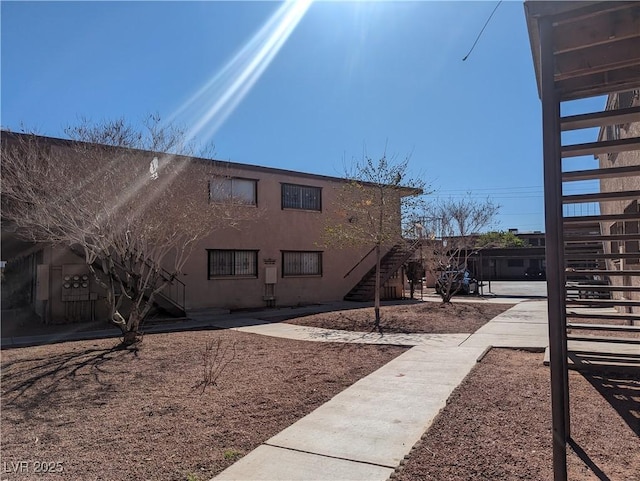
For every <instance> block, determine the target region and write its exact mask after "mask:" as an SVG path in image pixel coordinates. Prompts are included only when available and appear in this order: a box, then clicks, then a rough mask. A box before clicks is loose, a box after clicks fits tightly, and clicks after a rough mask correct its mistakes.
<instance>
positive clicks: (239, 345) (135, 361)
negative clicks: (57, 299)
mask: <svg viewBox="0 0 640 481" xmlns="http://www.w3.org/2000/svg"><path fill="white" fill-rule="evenodd" d="M217 340H220V341H221V348H222V349H221V350H220V354H222V351H224V349H225V348H226V349H227V352H226V355H225V356H224V360H225V362H226V360H229V359H230V358H231V356H232V353H233V347H234V346H235V350H236V355H235V359H234V360H233V361H232V362H231V363H230V364H229V365H228V366H227V368H226V370H224V371H223V373H222V375H221V376H220V377H219V379H218V381H217V386H210V387H208V388H206V390H205V392H204V393H203V392H202V388H201V387H199V386H198V383H199V382H201V381H202V380H203V372H202V371H203V363H202V352H203V351H204V349H205V345H206V343H207V341H217ZM115 343H116V341H115V340H113V339H112V340H100V341H81V342H70V343H64V344H55V345H49V346H41V347H29V348H22V349H12V350H7V351H3V352H2V422H1V428H2V461H3V463H6V464H3V467H4V470H5V471H6V470H9V471H11V470H12V469H15V470H17V471H18V472H20V471H21V470H22V475H14V474H11V475H10V476H9V475H8V474H7V473H3V477H2V479H5V478H7V479H11V480H14V479H47V480H49V479H51V480H56V479H64V480H69V479H78V480H80V479H82V480H89V479H92V480H105V481H118V480H123V481H124V480H127V481H129V480H146V479H149V480H154V481H155V480H186V479H189V481H193V480H207V479H210V478H211V477H213V476H214V475H215V474H216V473H218V472H220V471H222V470H223V469H224V468H226V467H227V466H229V465H231V464H232V463H233V462H234V461H235V460H236V459H238V458H239V457H241V456H243V455H245V454H246V453H248V452H249V451H251V450H252V449H254V448H256V447H257V446H258V445H260V444H261V443H262V442H264V441H266V440H267V439H269V438H270V437H271V436H273V435H275V434H276V433H278V432H280V431H281V430H282V429H284V428H286V427H287V426H289V425H290V424H292V423H293V422H295V421H296V420H297V419H299V418H301V417H302V416H304V415H306V414H308V413H309V412H311V411H313V410H314V409H315V408H316V407H318V406H320V405H321V404H323V403H325V402H326V401H328V400H329V399H330V398H331V397H333V396H334V395H336V394H337V393H339V392H340V391H342V390H344V389H345V388H347V387H348V386H349V385H351V384H353V383H354V382H355V381H357V380H358V379H360V378H362V377H364V376H366V375H367V374H369V373H371V372H373V371H374V370H375V369H377V368H378V367H380V366H382V365H383V364H385V363H387V362H388V361H390V360H391V359H393V358H394V357H396V356H397V355H399V354H401V353H402V352H404V351H405V349H404V348H400V347H396V346H372V345H354V344H328V343H311V342H302V341H291V340H284V339H276V338H270V337H266V336H258V335H251V334H244V333H238V332H234V331H202V332H185V333H172V334H157V335H149V336H147V337H145V339H144V341H143V344H142V347H141V349H140V350H139V351H138V352H131V351H123V350H112V348H113V346H114V344H115ZM21 461H24V462H27V463H28V464H27V465H26V468H27V469H26V471H28V473H27V472H25V470H24V469H23V468H21V466H22V465H20V464H19V463H20V462H21ZM40 462H47V463H52V464H50V465H49V466H48V467H51V468H52V470H53V471H54V474H43V473H40V474H36V473H34V470H35V469H36V468H40V469H42V466H39V465H38V466H36V464H34V463H40ZM11 463H13V464H11ZM55 463H61V464H60V465H56V464H55ZM60 469H62V470H63V471H62V472H61V473H57V474H55V472H56V471H59V470H60Z"/></svg>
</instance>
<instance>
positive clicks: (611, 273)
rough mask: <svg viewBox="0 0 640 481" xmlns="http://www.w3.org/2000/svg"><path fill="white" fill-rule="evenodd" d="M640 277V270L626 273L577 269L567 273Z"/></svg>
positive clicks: (571, 274) (625, 271)
mask: <svg viewBox="0 0 640 481" xmlns="http://www.w3.org/2000/svg"><path fill="white" fill-rule="evenodd" d="M581 275H585V276H615V277H617V276H640V270H637V271H632V270H624V271H615V270H604V269H575V270H572V271H566V272H565V276H571V277H573V276H581Z"/></svg>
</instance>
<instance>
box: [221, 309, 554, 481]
mask: <svg viewBox="0 0 640 481" xmlns="http://www.w3.org/2000/svg"><path fill="white" fill-rule="evenodd" d="M225 322H227V323H226V325H225V327H227V328H231V329H237V330H239V331H243V332H252V333H255V334H264V335H270V336H279V337H286V338H289V339H303V340H308V341H322V342H327V341H328V342H359V341H358V339H360V340H362V341H363V342H367V343H379V344H387V343H391V344H403V345H412V346H415V347H413V348H411V349H410V350H409V351H407V352H405V353H404V354H402V355H400V356H398V357H397V358H396V359H394V360H392V361H391V362H389V363H388V364H386V365H385V366H383V367H381V368H380V369H378V370H377V371H375V372H373V373H372V374H370V375H369V376H367V377H365V378H363V379H361V380H359V381H358V382H356V383H355V384H353V385H352V386H350V387H349V388H347V389H346V390H344V391H343V392H341V393H340V394H338V395H336V396H335V397H334V398H332V399H331V400H329V401H328V402H327V403H325V404H323V405H322V406H320V407H319V408H317V409H316V410H315V411H313V412H312V413H310V414H308V415H307V416H305V417H303V418H302V419H300V420H298V421H297V422H295V423H294V424H292V425H291V426H289V427H288V428H286V429H285V430H283V431H281V432H280V433H278V434H277V435H275V436H274V437H272V438H271V439H269V440H268V441H266V442H265V443H264V444H262V445H261V446H259V447H258V448H257V449H255V450H254V451H252V452H250V453H249V454H247V455H246V456H245V457H243V458H242V459H240V460H239V461H238V462H237V463H235V464H233V465H232V466H230V467H229V468H228V469H226V470H225V471H223V472H222V473H220V474H219V475H218V476H216V477H215V478H213V479H214V480H216V481H222V480H327V481H328V480H367V481H375V480H380V481H383V480H386V479H388V478H389V476H390V475H391V473H392V472H393V471H394V470H395V468H396V467H397V466H398V465H399V464H400V461H401V460H402V459H403V458H404V456H405V455H407V454H408V453H409V451H410V450H411V447H412V446H413V445H414V444H415V443H416V442H417V441H418V440H419V439H420V437H421V436H422V434H423V433H424V432H425V431H426V430H427V429H428V428H429V426H430V425H431V423H432V422H433V419H434V418H435V417H436V415H437V414H438V413H439V412H440V410H441V409H442V408H443V407H444V406H445V405H446V401H447V399H448V398H449V396H450V395H451V392H452V391H453V390H454V389H455V388H456V387H457V386H458V385H459V384H460V383H461V382H462V380H463V379H464V378H465V376H466V375H467V374H468V373H469V372H470V371H471V369H472V368H473V366H474V365H475V364H476V362H477V360H478V359H479V358H480V357H481V356H482V355H483V353H484V352H485V351H486V350H487V348H489V347H490V346H492V345H495V346H497V345H499V346H510V347H527V348H534V349H543V348H544V347H545V346H546V345H547V334H546V302H544V301H541V302H540V301H537V302H525V303H522V304H518V305H516V306H515V307H513V308H511V309H509V310H508V311H506V312H505V313H503V314H502V315H500V316H498V317H496V318H494V319H493V320H491V321H489V323H487V324H486V325H485V326H483V328H481V329H480V330H478V332H477V333H475V334H473V335H468V334H462V335H460V334H449V335H438V336H434V335H411V334H407V335H401V336H402V337H401V338H399V337H395V336H394V335H391V334H385V335H382V336H381V335H378V334H375V335H374V334H368V333H346V332H342V331H331V330H327V329H318V328H311V327H306V326H294V325H291V324H278V325H273V324H260V323H253V324H252V325H246V324H245V325H241V320H240V319H236V320H235V321H234V322H235V323H236V324H233V323H231V322H229V321H225ZM481 331H482V332H481Z"/></svg>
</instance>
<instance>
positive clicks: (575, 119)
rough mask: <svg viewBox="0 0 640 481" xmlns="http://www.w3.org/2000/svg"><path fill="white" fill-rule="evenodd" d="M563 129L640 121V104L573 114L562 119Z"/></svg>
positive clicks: (588, 127)
mask: <svg viewBox="0 0 640 481" xmlns="http://www.w3.org/2000/svg"><path fill="white" fill-rule="evenodd" d="M560 122H561V123H560V126H561V129H562V130H563V131H567V130H577V129H590V128H593V127H602V126H603V125H614V124H628V123H631V122H640V105H639V106H637V107H629V108H626V109H619V110H605V111H604V112H594V113H589V114H581V115H571V116H567V117H562V118H561V119H560Z"/></svg>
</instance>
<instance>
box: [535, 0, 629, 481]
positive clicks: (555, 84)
mask: <svg viewBox="0 0 640 481" xmlns="http://www.w3.org/2000/svg"><path fill="white" fill-rule="evenodd" d="M524 8H525V15H526V20H527V27H528V31H529V37H530V42H531V49H532V53H533V60H534V64H535V72H536V78H537V84H538V92H539V95H540V99H541V100H542V121H543V157H544V159H543V162H544V197H545V201H544V202H545V228H546V268H547V288H548V314H549V354H550V366H551V398H552V423H553V468H554V479H555V480H556V481H561V480H562V481H564V480H566V479H567V464H566V455H567V444H568V443H570V442H571V435H570V412H569V383H568V355H569V354H570V352H569V350H568V335H567V328H568V327H569V328H572V329H573V330H574V331H575V330H576V329H580V326H581V324H577V323H576V324H571V323H569V324H567V316H568V314H569V316H570V317H572V318H573V317H575V316H574V315H573V313H572V312H571V311H570V309H572V308H574V307H575V306H576V305H580V306H588V305H589V300H577V301H576V299H571V298H569V297H568V296H567V290H568V289H567V288H568V284H567V278H566V276H567V272H566V268H567V265H568V264H567V262H568V261H569V260H571V259H575V254H574V253H573V252H571V251H570V250H569V252H568V246H570V245H575V243H576V242H589V241H597V242H602V243H603V244H605V245H606V243H608V242H629V241H630V239H632V237H633V235H629V234H616V235H611V234H609V233H605V232H602V233H600V232H597V233H596V234H595V235H593V233H590V234H584V233H581V232H580V230H579V226H580V225H591V226H593V225H594V224H595V225H597V224H602V223H606V222H637V221H638V220H640V214H639V213H637V212H619V213H614V214H611V213H607V214H602V213H601V214H599V215H588V216H584V215H579V216H565V213H566V208H565V206H567V205H570V204H580V203H585V202H596V203H600V205H602V203H606V202H618V201H629V202H632V201H633V200H637V199H640V190H626V191H617V192H597V193H589V194H579V195H566V194H563V185H564V186H566V185H569V183H571V182H576V181H583V180H595V179H612V178H616V177H629V176H636V177H637V176H639V175H640V165H624V166H613V167H612V166H608V167H607V168H602V166H600V167H599V168H596V169H588V170H573V171H569V170H567V168H566V163H565V166H564V167H563V159H566V158H571V157H581V156H596V155H605V154H616V153H621V152H629V151H636V150H640V138H638V137H635V138H618V139H613V140H612V139H602V138H600V139H598V141H595V142H589V143H582V144H572V145H564V144H563V139H562V135H561V134H562V132H565V131H571V130H577V129H587V128H594V127H596V128H597V127H600V128H607V126H616V125H620V124H629V123H631V122H640V106H632V107H624V106H623V108H616V109H603V110H602V111H599V112H589V113H586V114H581V115H573V116H565V117H563V116H561V111H560V106H561V103H562V102H565V101H569V100H576V99H582V98H587V97H594V96H602V95H608V94H612V93H617V92H627V91H630V90H633V89H638V88H640V2H620V1H611V2H609V1H607V2H602V1H591V2H588V1H574V2H564V1H526V2H525V3H524ZM636 104H637V102H636ZM639 181H640V179H639ZM635 239H636V240H637V239H638V234H635ZM590 255H591V256H592V257H591V260H592V261H593V262H596V263H597V262H599V261H602V260H604V261H607V260H611V259H617V258H619V257H620V256H622V255H623V254H619V253H613V252H612V251H611V250H610V249H609V250H607V249H604V250H603V251H601V252H600V253H598V254H593V253H592V254H590ZM636 257H637V255H636ZM625 269H626V268H625ZM573 273H574V274H575V271H574V272H573ZM580 273H581V274H584V275H585V276H589V275H593V274H597V275H600V276H604V277H607V278H609V277H615V276H630V277H634V276H640V270H638V269H627V270H616V269H611V268H610V267H608V268H607V267H604V268H602V267H600V268H597V269H596V268H593V267H592V268H590V269H589V268H587V269H583V270H582V271H581V272H580ZM621 284H625V283H612V285H611V286H610V287H608V289H609V290H610V291H620V292H622V293H623V294H625V295H626V294H627V293H633V292H637V291H640V287H638V284H637V283H635V284H633V283H632V285H626V286H624V285H621ZM627 284H628V283H627ZM634 296H635V294H633V295H627V297H630V298H631V300H629V299H621V297H623V296H621V295H613V296H612V298H611V299H609V300H600V299H599V300H598V301H597V302H598V305H602V303H605V305H609V306H610V307H616V308H617V309H618V312H620V313H622V314H621V315H614V316H612V317H618V318H619V319H617V320H618V321H619V320H620V319H622V318H624V319H626V320H628V324H631V325H629V326H619V325H618V326H617V327H616V326H613V325H608V324H607V322H606V321H607V320H606V319H604V320H602V321H601V322H600V321H599V322H600V324H599V325H598V326H595V325H590V328H591V329H594V328H597V329H602V330H607V329H608V330H611V331H624V330H634V329H635V330H637V329H639V327H638V326H633V323H634V321H637V320H640V316H638V315H634V314H633V313H629V311H630V310H631V311H633V309H635V306H640V301H638V300H637V297H635V300H634ZM591 301H593V300H591ZM594 304H595V303H594ZM592 305H593V304H592ZM568 309H569V311H568ZM625 314H626V315H625ZM592 317H594V318H596V319H602V318H603V317H605V316H600V317H599V318H598V317H596V316H592ZM591 322H593V319H592V320H591ZM624 328H628V329H624ZM583 329H587V328H586V327H583ZM639 349H640V348H639ZM639 352H640V351H639Z"/></svg>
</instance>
